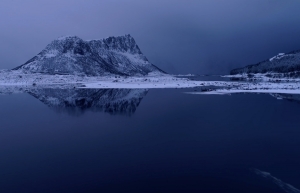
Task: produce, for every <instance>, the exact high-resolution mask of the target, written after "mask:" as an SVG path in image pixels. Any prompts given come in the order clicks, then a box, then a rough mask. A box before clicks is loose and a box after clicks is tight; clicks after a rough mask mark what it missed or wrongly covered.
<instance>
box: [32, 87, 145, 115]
mask: <svg viewBox="0 0 300 193" xmlns="http://www.w3.org/2000/svg"><path fill="white" fill-rule="evenodd" d="M27 93H28V94H30V95H32V96H34V97H35V98H37V99H38V100H40V101H41V102H43V103H44V104H46V105H47V106H49V107H51V108H54V109H57V110H59V111H65V112H69V113H71V114H74V113H78V112H83V111H85V110H88V109H89V110H93V111H103V112H107V113H110V114H127V115H131V114H133V113H134V112H135V111H136V109H137V107H138V106H139V104H140V102H141V100H142V99H143V98H144V97H145V96H146V94H147V93H148V90H147V89H53V88H37V89H30V90H28V91H27Z"/></svg>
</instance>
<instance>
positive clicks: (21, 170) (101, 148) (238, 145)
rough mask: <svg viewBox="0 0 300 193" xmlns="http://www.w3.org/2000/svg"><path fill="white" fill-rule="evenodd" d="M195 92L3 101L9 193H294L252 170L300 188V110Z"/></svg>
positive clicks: (4, 186) (270, 100) (0, 144)
mask: <svg viewBox="0 0 300 193" xmlns="http://www.w3.org/2000/svg"><path fill="white" fill-rule="evenodd" d="M193 90H194V89H152V90H149V91H145V90H142V91H141V92H140V93H141V94H140V95H138V98H139V99H138V100H133V101H126V100H127V99H128V97H127V98H126V97H125V99H124V96H120V95H119V94H118V93H117V94H116V93H115V92H114V91H112V90H106V91H105V94H101V95H96V94H94V96H95V98H92V99H88V100H87V99H85V98H84V95H83V94H82V93H81V94H80V96H79V99H78V100H76V102H75V103H74V104H70V103H69V102H66V101H64V102H61V101H60V102H57V100H54V99H53V98H55V97H56V96H58V94H57V95H56V92H57V91H56V90H52V91H51V90H50V91H49V90H48V91H47V92H45V91H43V90H39V91H35V92H33V93H23V94H12V95H1V96H0V107H1V108H0V123H1V125H0V152H1V159H0V192H4V193H5V192H239V193H240V192H285V191H284V190H283V189H281V188H280V187H279V186H278V185H276V183H274V180H273V181H272V180H270V179H268V178H264V177H262V176H259V175H256V174H255V173H254V172H253V170H252V169H253V168H257V169H259V170H262V171H267V172H270V173H271V174H272V175H273V176H275V177H276V178H278V179H280V180H282V181H283V182H286V183H289V184H291V185H293V186H294V187H296V188H300V172H299V170H300V150H299V147H300V140H299V138H300V119H299V115H300V104H298V103H297V102H292V101H288V100H277V99H276V98H274V97H272V96H270V95H267V94H236V95H224V96H212V95H189V94H185V93H184V92H187V91H193ZM100 91H101V90H100ZM76 92H77V91H76ZM78 92H79V91H78ZM84 92H86V91H84ZM101 92H103V90H102V91H101ZM49 93H50V94H49ZM60 93H61V91H60ZM93 93H94V92H93ZM97 93H99V92H97ZM135 93H136V92H135ZM137 93H139V91H137ZM71 94H72V93H71ZM71 94H70V95H71ZM50 95H51V97H52V98H51V100H52V101H56V103H55V102H53V103H49V101H51V100H45V97H46V96H50ZM72 95H73V96H74V93H73V94H72ZM89 95H91V94H89ZM112 95H113V97H114V98H113V99H114V101H117V102H115V103H113V104H108V103H107V102H106V103H105V102H104V103H101V105H99V104H98V105H97V104H95V103H94V102H95V101H93V100H97V101H99V100H104V99H103V98H106V99H105V100H106V101H107V100H111V98H110V97H112ZM59 96H60V97H63V95H61V94H59ZM76 96H78V95H76ZM99 96H100V97H99ZM109 96H110V97H109ZM129 96H131V95H129ZM118 97H121V98H122V97H123V99H122V100H119V103H118ZM47 101H48V103H47ZM120 101H121V102H120ZM118 105H119V106H118ZM120 106H121V107H120Z"/></svg>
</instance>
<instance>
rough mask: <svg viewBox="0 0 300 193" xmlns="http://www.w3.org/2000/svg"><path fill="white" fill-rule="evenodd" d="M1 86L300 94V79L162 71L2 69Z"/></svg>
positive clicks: (0, 73)
mask: <svg viewBox="0 0 300 193" xmlns="http://www.w3.org/2000/svg"><path fill="white" fill-rule="evenodd" d="M0 86H2V87H3V86H6V87H8V86H20V87H26V86H39V87H54V86H60V87H71V86H72V87H73V86H74V87H77V88H99V89H100V88H128V89H134V88H144V89H149V88H194V87H204V86H205V87H213V88H210V89H206V91H202V92H189V94H231V93H286V94H300V81H293V82H292V81H288V82H279V83H278V82H270V81H259V82H234V81H232V82H231V81H196V80H190V79H188V78H179V77H175V76H172V75H167V74H162V73H154V72H153V73H149V75H147V76H130V77H128V76H118V75H112V74H106V75H103V76H85V75H61V74H56V75H49V74H42V73H24V72H23V71H22V70H14V71H9V70H2V71H0Z"/></svg>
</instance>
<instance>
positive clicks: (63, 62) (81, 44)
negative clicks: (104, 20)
mask: <svg viewBox="0 0 300 193" xmlns="http://www.w3.org/2000/svg"><path fill="white" fill-rule="evenodd" d="M13 70H23V71H25V72H32V73H37V72H38V73H47V74H78V75H80V74H83V75H89V76H97V75H105V74H118V75H146V74H148V73H150V72H157V73H163V71H162V70H160V69H159V68H158V67H156V66H155V65H153V64H151V63H150V62H149V61H148V59H147V58H146V57H145V56H144V55H143V54H142V52H141V50H140V49H139V47H138V45H137V44H136V42H135V40H134V39H133V38H132V37H131V36H130V35H125V36H119V37H109V38H106V39H100V40H90V41H84V40H82V39H80V38H79V37H77V36H67V37H61V38H58V39H56V40H54V41H52V42H51V43H50V44H48V45H47V46H46V48H45V49H44V50H42V51H41V52H40V53H39V54H38V55H36V56H35V57H33V58H32V59H30V60H29V61H27V62H26V63H25V64H23V65H21V66H19V67H16V68H14V69H13Z"/></svg>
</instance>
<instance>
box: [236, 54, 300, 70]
mask: <svg viewBox="0 0 300 193" xmlns="http://www.w3.org/2000/svg"><path fill="white" fill-rule="evenodd" d="M298 71H300V50H298V51H293V52H290V53H287V54H284V53H279V54H278V55H276V56H274V57H272V58H270V59H268V60H265V61H262V62H259V63H257V64H253V65H248V66H246V67H243V68H237V69H233V70H231V71H230V74H231V75H235V74H243V73H247V74H249V73H254V74H256V73H266V72H275V73H293V72H298Z"/></svg>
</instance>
